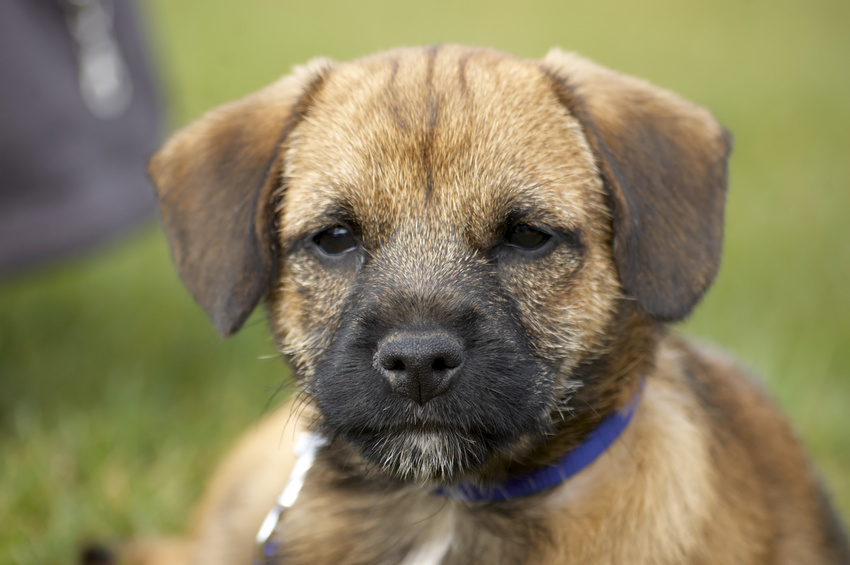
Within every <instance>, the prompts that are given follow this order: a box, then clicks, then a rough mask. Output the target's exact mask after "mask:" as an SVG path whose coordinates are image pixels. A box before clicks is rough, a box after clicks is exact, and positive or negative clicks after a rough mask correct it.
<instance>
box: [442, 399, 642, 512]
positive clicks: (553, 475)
mask: <svg viewBox="0 0 850 565" xmlns="http://www.w3.org/2000/svg"><path fill="white" fill-rule="evenodd" d="M642 388H643V387H642V386H641V389H642ZM639 403H640V390H638V392H637V393H636V394H635V395H634V397H633V398H632V399H631V401H629V403H628V404H627V405H626V406H624V407H623V408H621V409H619V410H615V411H614V412H612V413H611V414H609V415H608V416H606V417H605V418H604V419H603V420H602V421H601V422H599V425H598V426H596V428H594V429H593V430H592V431H591V432H590V433H588V434H587V436H586V437H585V439H584V440H583V441H582V442H581V443H580V444H579V445H578V446H576V447H575V448H574V449H572V450H570V451H568V452H567V454H566V455H564V456H563V457H562V458H561V459H560V460H559V461H557V462H556V463H554V464H552V465H547V466H545V467H541V468H538V469H534V470H532V471H530V472H527V473H525V474H523V475H521V476H517V477H511V478H510V479H508V480H506V481H505V482H503V483H501V484H496V485H486V486H477V485H475V484H473V483H471V482H461V483H456V484H454V485H450V486H446V487H441V488H438V489H436V490H434V493H435V494H438V495H440V496H445V497H447V498H453V499H457V500H464V501H467V502H498V501H502V500H511V499H515V498H520V497H524V496H529V495H532V494H535V493H537V492H540V491H543V490H546V489H549V488H552V487H554V486H557V485H559V484H561V483H563V482H564V481H566V480H568V479H569V478H570V477H573V476H574V475H576V474H578V473H579V472H581V471H582V470H583V469H585V468H586V467H587V466H589V465H590V464H591V463H593V462H594V461H595V460H596V459H597V458H598V457H599V456H600V455H602V454H603V453H604V452H605V451H606V450H607V449H608V448H609V447H610V446H611V445H612V444H613V443H614V442H615V441H617V438H619V437H620V435H621V434H622V433H623V431H624V430H625V429H626V428H627V427H628V425H629V422H630V421H631V419H632V416H633V415H634V413H635V410H636V409H637V406H638V404H639Z"/></svg>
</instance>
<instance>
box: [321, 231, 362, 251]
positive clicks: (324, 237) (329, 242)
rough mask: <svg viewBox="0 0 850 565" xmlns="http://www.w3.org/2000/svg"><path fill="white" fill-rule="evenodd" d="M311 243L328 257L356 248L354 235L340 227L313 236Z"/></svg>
mask: <svg viewBox="0 0 850 565" xmlns="http://www.w3.org/2000/svg"><path fill="white" fill-rule="evenodd" d="M313 243H315V244H316V246H317V247H318V248H319V249H321V250H322V251H324V252H325V253H327V254H328V255H342V254H343V253H345V252H346V251H351V250H352V249H354V248H355V247H357V240H356V239H355V238H354V235H352V233H351V232H350V231H348V230H347V229H346V228H344V227H342V226H334V227H332V228H328V229H326V230H324V231H321V232H319V233H317V234H316V235H315V236H313Z"/></svg>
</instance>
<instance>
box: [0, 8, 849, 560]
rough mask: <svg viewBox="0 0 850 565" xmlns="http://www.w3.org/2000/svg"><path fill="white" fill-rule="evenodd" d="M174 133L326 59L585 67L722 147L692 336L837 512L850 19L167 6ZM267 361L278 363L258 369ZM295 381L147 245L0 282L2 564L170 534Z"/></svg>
mask: <svg viewBox="0 0 850 565" xmlns="http://www.w3.org/2000/svg"><path fill="white" fill-rule="evenodd" d="M148 7H149V8H150V10H149V16H150V21H151V24H152V26H151V27H152V33H153V38H154V43H155V45H154V47H155V51H156V53H157V55H158V56H159V59H160V62H161V66H162V70H163V72H164V75H165V77H166V79H167V81H168V98H169V101H170V102H171V104H172V108H173V110H174V121H175V123H176V124H184V123H186V122H187V121H189V120H190V119H192V118H194V117H197V116H198V115H199V114H200V113H201V112H203V111H204V110H206V109H208V108H210V107H211V106H213V105H216V104H219V103H222V102H224V101H226V100H229V99H232V98H234V97H237V96H240V95H243V94H245V93H247V92H250V91H251V90H254V89H256V88H259V87H261V86H263V85H265V84H267V83H269V82H271V81H272V80H274V79H275V78H277V77H278V76H280V75H281V74H283V73H285V72H287V71H288V69H289V68H290V67H291V66H292V65H293V64H296V63H300V62H304V61H306V60H308V59H309V58H311V57H313V56H316V55H330V56H331V57H334V58H337V59H340V60H346V59H350V58H353V57H357V56H360V55H364V54H367V53H370V52H373V51H376V50H379V49H383V48H388V47H391V46H394V45H401V44H409V45H412V44H423V43H435V42H441V41H453V42H462V43H472V44H481V45H488V46H493V47H497V48H501V49H504V50H506V51H511V52H514V53H517V54H519V55H523V56H529V57H537V56H541V55H542V54H543V53H545V51H546V49H548V47H550V46H552V45H561V46H563V47H564V48H567V49H575V50H577V51H580V52H582V53H583V54H585V55H587V56H589V57H591V58H593V59H595V60H597V61H598V62H600V63H603V64H605V65H607V66H610V67H613V68H617V69H619V70H622V71H624V72H627V73H629V74H634V75H638V76H642V77H644V78H647V79H649V80H651V81H653V82H655V83H657V84H659V85H662V86H665V87H668V88H670V89H672V90H675V91H677V92H680V93H681V94H683V95H685V96H686V97H688V98H691V99H693V100H695V101H697V102H699V103H701V104H703V105H705V106H707V107H709V108H711V109H712V111H714V113H715V114H716V115H717V116H718V117H719V118H720V120H721V121H722V122H723V123H724V124H725V125H726V126H727V127H728V128H729V129H730V130H731V131H732V132H733V133H734V135H735V140H736V142H735V151H734V154H733V160H732V164H731V179H732V183H731V191H730V196H729V201H728V215H727V239H726V251H725V257H724V262H723V267H722V269H721V273H720V277H719V279H718V281H717V284H716V286H715V288H714V290H713V291H712V292H711V293H710V294H709V296H708V298H707V299H706V300H705V302H704V303H703V304H702V306H701V307H700V308H699V309H698V311H697V314H696V315H695V316H694V318H693V319H692V320H691V321H690V322H689V323H688V324H687V325H686V327H685V328H684V331H687V332H689V333H692V334H695V335H697V336H699V337H701V338H704V339H706V340H710V341H712V342H715V343H718V344H720V345H722V346H723V347H725V348H727V349H729V350H731V351H732V352H734V353H735V354H736V355H737V356H738V357H739V358H740V359H741V360H743V361H744V362H745V363H747V364H749V365H750V366H752V367H754V368H755V369H757V370H758V371H759V372H760V373H761V374H762V375H763V376H764V378H765V379H766V380H767V381H768V383H769V386H770V388H771V389H772V391H773V392H774V394H775V395H776V397H777V399H778V401H779V403H780V404H781V405H782V406H783V408H784V409H785V410H786V411H787V412H788V413H789V415H790V417H791V418H792V419H793V421H794V422H795V424H796V425H797V427H798V429H799V430H800V433H801V435H802V436H803V438H804V440H805V441H806V443H807V444H808V446H809V448H810V450H811V452H812V453H813V455H814V457H815V459H816V461H817V463H818V465H819V467H820V468H821V470H822V472H823V474H824V476H825V477H826V479H827V482H828V483H829V485H830V487H831V489H832V491H833V493H834V494H835V496H836V499H837V501H838V503H839V505H840V507H841V508H842V509H843V511H844V514H845V516H847V515H850V417H848V416H850V411H848V406H850V293H848V283H850V227H848V226H850V223H848V222H847V216H848V213H850V191H848V190H847V188H848V180H850V179H848V165H847V160H846V155H845V154H846V152H847V150H848V134H847V132H848V131H850V106H848V104H847V100H850V73H847V72H846V55H847V53H850V35H848V34H847V33H846V30H847V29H848V24H850V3H847V2H844V1H832V2H829V1H813V2H787V1H771V2H768V1H766V0H758V1H749V2H741V1H739V0H735V1H732V0H718V1H714V2H704V3H684V2H675V1H673V0H669V1H650V2H642V3H632V2H627V1H625V0H600V1H597V2H584V3H575V5H573V6H570V5H569V4H568V3H563V2H554V1H551V2H547V1H543V0H534V1H530V2H526V3H524V4H523V5H522V8H519V7H518V5H514V3H510V2H507V1H503V0H497V1H488V2H483V1H472V2H462V3H459V2H448V1H445V0H435V1H432V2H428V3H422V2H418V3H414V2H409V1H392V2H391V1H374V0H372V1H368V2H345V1H343V0H337V1H334V2H323V3H320V2H314V3H295V2H292V3H290V2H280V1H273V0H243V1H242V2H239V3H236V2H224V1H223V0H215V1H214V0H191V1H190V0H182V1H181V2H168V1H167V0H156V1H153V2H151V3H150V4H149V5H148ZM267 357H269V358H267ZM284 380H285V368H284V366H283V363H282V362H280V360H278V359H276V358H274V355H273V351H272V350H271V347H270V345H269V342H268V338H267V337H266V333H265V328H264V322H263V320H262V316H261V315H255V317H254V318H252V321H251V322H249V327H248V328H247V329H246V330H244V331H243V332H242V333H241V334H239V335H238V336H236V337H235V338H233V339H231V340H229V341H227V342H220V341H219V340H218V338H217V337H216V336H215V334H214V333H213V331H212V329H211V327H210V326H209V325H208V323H207V322H206V320H205V318H204V317H203V314H202V313H201V312H200V310H199V309H198V308H197V307H196V306H195V305H194V304H193V303H192V301H191V299H190V298H189V296H188V294H187V293H186V292H185V291H184V290H183V289H182V287H181V286H180V284H179V281H178V280H177V277H176V275H175V274H174V271H173V269H172V267H171V264H170V260H169V257H168V251H167V246H166V244H165V242H164V240H163V238H162V237H161V235H160V234H159V232H158V231H157V230H156V229H155V227H153V226H151V227H150V228H148V229H146V230H143V231H142V232H141V233H138V234H136V235H135V236H133V237H132V238H130V239H129V240H126V241H124V242H122V243H120V244H117V245H114V246H112V247H109V248H108V249H106V250H102V251H100V252H98V253H95V254H93V255H90V256H89V257H87V258H85V259H83V260H80V261H78V262H76V263H74V264H71V265H66V266H63V267H58V268H55V269H53V270H50V271H47V272H42V273H39V274H35V275H31V276H27V277H24V278H19V279H17V280H13V281H9V282H6V283H4V284H2V286H0V450H2V455H0V524H2V525H3V527H2V529H0V562H3V563H5V562H12V563H28V564H29V563H32V564H35V563H38V564H43V563H63V562H64V563H69V562H71V561H72V557H71V553H72V552H73V550H74V548H75V547H76V544H77V542H78V541H79V540H81V539H86V538H92V537H97V538H99V539H120V538H122V537H125V536H128V535H130V534H133V535H156V534H169V533H175V532H177V531H179V530H180V528H181V527H182V526H183V525H184V524H185V522H186V519H187V518H188V514H189V510H190V508H191V505H192V502H193V501H194V500H195V498H196V497H197V495H198V493H199V492H200V490H201V488H202V484H203V479H204V477H206V476H207V475H208V474H209V472H210V469H211V467H212V465H213V464H214V462H215V460H216V458H217V457H218V456H219V455H220V454H221V452H222V451H223V450H225V449H226V448H227V447H228V445H229V444H230V443H231V442H232V440H233V439H234V437H235V436H236V435H237V434H238V433H239V432H240V431H241V430H242V429H244V428H245V427H246V426H247V425H248V424H249V422H251V421H252V420H254V419H256V418H257V417H259V416H260V415H261V414H263V413H264V412H265V411H266V410H267V404H268V402H269V399H270V398H271V397H272V394H273V390H274V388H275V387H276V386H278V385H279V384H280V383H281V382H283V381H284Z"/></svg>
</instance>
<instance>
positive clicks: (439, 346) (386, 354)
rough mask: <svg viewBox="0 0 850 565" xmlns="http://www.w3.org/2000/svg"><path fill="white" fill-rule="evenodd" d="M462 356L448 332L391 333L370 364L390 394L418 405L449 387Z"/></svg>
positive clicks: (453, 337)
mask: <svg viewBox="0 0 850 565" xmlns="http://www.w3.org/2000/svg"><path fill="white" fill-rule="evenodd" d="M465 357H466V355H465V351H464V346H463V343H462V342H461V340H460V339H458V338H457V337H455V336H453V335H452V334H450V333H448V332H443V331H417V332H394V333H392V334H390V335H389V336H388V337H386V338H385V339H384V340H382V341H381V343H380V344H379V345H378V348H377V351H376V352H375V357H374V362H373V365H374V367H375V369H376V370H377V371H378V373H379V374H380V375H381V377H383V379H384V380H385V381H386V382H387V383H388V384H389V385H390V387H391V388H392V390H393V392H395V393H396V394H398V395H399V396H403V397H405V398H409V399H410V400H413V401H414V402H416V403H417V404H419V405H420V406H421V405H424V404H425V403H426V402H428V401H430V400H431V399H433V398H435V397H437V396H439V395H441V394H443V393H445V392H446V391H448V390H449V389H450V388H451V386H452V383H453V382H454V380H455V379H456V378H457V375H458V374H459V372H460V368H461V366H462V365H463V362H464V359H465Z"/></svg>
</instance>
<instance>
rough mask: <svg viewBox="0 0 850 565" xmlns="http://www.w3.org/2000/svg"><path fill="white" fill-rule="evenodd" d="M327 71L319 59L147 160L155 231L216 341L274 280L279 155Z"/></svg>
mask: <svg viewBox="0 0 850 565" xmlns="http://www.w3.org/2000/svg"><path fill="white" fill-rule="evenodd" d="M329 68H330V62H329V61H328V60H324V59H323V60H316V61H313V62H312V63H310V64H309V65H307V66H305V67H299V68H296V69H295V71H294V72H293V74H292V75H290V76H288V77H285V78H283V79H281V80H280V81H278V82H276V83H275V84H273V85H271V86H269V87H267V88H265V89H263V90H261V91H259V92H257V93H255V94H252V95H250V96H247V97H245V98H243V99H241V100H237V101H236V102H232V103H230V104H227V105H225V106H222V107H220V108H217V109H215V110H213V111H211V112H209V113H208V114H206V115H205V116H203V117H202V118H201V119H199V120H198V121H197V122H195V123H193V124H191V125H189V126H187V127H185V128H183V129H182V130H180V131H178V132H177V133H176V134H174V136H173V137H172V138H171V139H170V140H168V142H167V143H166V144H165V145H164V146H163V148H162V149H160V150H159V152H158V153H157V154H156V155H154V157H153V158H152V159H151V162H150V165H149V168H148V170H149V173H150V175H151V178H152V179H153V182H154V184H155V185H156V190H157V194H158V195H159V206H160V211H161V213H162V223H163V227H164V228H165V233H166V235H167V236H168V241H169V244H170V246H171V254H172V257H173V259H174V262H175V264H176V265H177V270H178V272H179V273H180V277H181V278H182V279H183V282H184V283H185V284H186V287H187V288H188V289H189V292H191V293H192V296H193V297H194V298H195V300H196V301H197V302H198V304H200V306H201V307H202V308H203V309H204V310H205V311H206V313H207V315H208V316H209V317H210V319H211V320H212V322H213V324H214V325H215V327H216V329H217V330H218V332H219V334H221V335H222V336H224V337H226V336H228V335H230V334H232V333H234V332H235V331H237V330H238V329H239V328H240V327H241V326H242V324H243V323H244V322H245V319H246V318H247V317H248V315H249V314H250V313H251V311H252V310H253V309H254V307H255V306H256V305H257V303H258V302H259V300H260V299H261V298H262V297H263V296H264V295H265V294H266V292H267V291H268V289H269V286H270V284H271V279H272V277H273V276H274V273H275V261H276V251H275V240H274V237H273V234H272V231H273V226H272V223H273V219H274V218H273V210H272V204H271V202H270V200H271V197H272V193H273V192H274V191H275V189H276V188H277V187H278V186H279V184H280V182H281V176H282V171H281V157H282V156H281V146H282V144H283V142H284V140H285V139H286V136H287V135H288V134H289V132H290V131H291V130H292V128H293V127H294V125H295V124H296V123H297V122H298V120H299V119H300V118H301V117H302V116H303V115H304V113H305V112H307V111H308V109H309V106H310V104H311V100H312V96H313V94H314V93H315V91H316V90H317V89H318V88H319V86H320V84H321V82H322V80H323V78H324V77H325V75H326V74H327V71H328V70H329Z"/></svg>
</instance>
